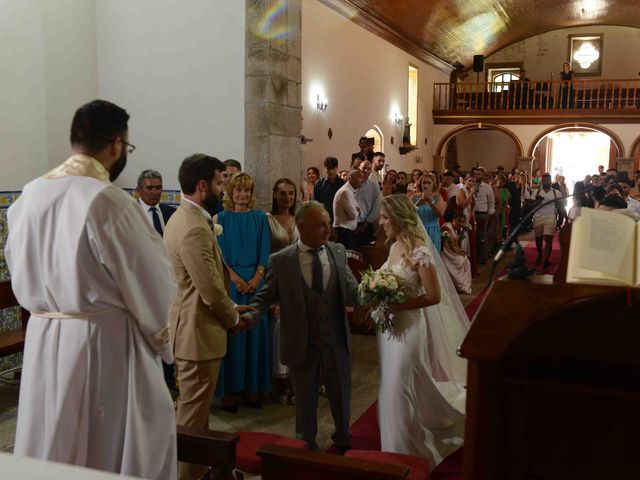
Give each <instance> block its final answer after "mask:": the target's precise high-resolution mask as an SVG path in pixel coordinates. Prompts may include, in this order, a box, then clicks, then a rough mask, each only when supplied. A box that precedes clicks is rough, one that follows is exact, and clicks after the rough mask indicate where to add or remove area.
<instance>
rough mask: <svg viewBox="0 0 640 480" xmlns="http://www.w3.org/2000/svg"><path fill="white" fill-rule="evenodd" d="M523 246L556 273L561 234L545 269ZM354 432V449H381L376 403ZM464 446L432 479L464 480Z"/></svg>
mask: <svg viewBox="0 0 640 480" xmlns="http://www.w3.org/2000/svg"><path fill="white" fill-rule="evenodd" d="M523 247H524V252H525V255H526V257H527V265H529V266H531V267H533V268H535V269H536V270H537V271H539V272H540V273H546V274H553V272H554V271H555V269H556V267H557V265H558V262H559V261H560V246H559V244H558V238H557V235H555V236H554V239H553V251H552V253H551V258H550V262H551V266H550V267H549V268H547V269H545V270H544V271H543V270H542V265H534V262H535V259H536V256H537V252H536V244H535V242H534V241H530V242H523ZM503 273H504V271H503ZM487 290H488V287H485V288H484V289H482V290H481V291H480V293H478V296H477V297H476V298H475V299H473V301H472V302H471V303H470V304H469V305H467V307H466V309H465V310H466V311H467V315H468V316H469V318H471V319H473V317H474V315H475V314H476V312H477V311H478V309H479V308H480V305H481V304H482V301H483V300H484V297H485V295H486V294H487ZM351 435H352V439H351V445H352V448H354V449H358V450H380V430H379V428H378V418H377V403H376V402H374V403H373V405H371V406H370V407H369V408H368V409H367V410H366V411H365V412H364V413H363V414H362V415H361V416H360V418H358V419H357V420H356V421H355V422H354V423H353V425H352V426H351ZM463 448H464V447H461V448H459V449H458V450H456V451H455V452H453V453H452V454H451V455H449V456H448V457H447V458H445V459H444V461H443V462H442V463H441V464H440V465H438V466H437V467H436V468H435V470H434V471H433V472H432V473H431V476H430V480H460V479H461V478H462V459H463ZM329 451H330V452H335V450H334V447H331V448H330V449H329Z"/></svg>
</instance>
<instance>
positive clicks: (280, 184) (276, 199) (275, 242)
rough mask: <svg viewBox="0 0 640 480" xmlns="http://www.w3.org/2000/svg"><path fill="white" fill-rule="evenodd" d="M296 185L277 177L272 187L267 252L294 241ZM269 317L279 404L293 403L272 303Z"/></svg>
mask: <svg viewBox="0 0 640 480" xmlns="http://www.w3.org/2000/svg"><path fill="white" fill-rule="evenodd" d="M297 200H298V199H297V195H296V185H295V183H293V181H292V180H290V179H288V178H280V179H279V180H276V183H275V184H274V185H273V200H272V203H271V212H269V213H267V218H268V219H269V230H270V231H271V253H276V252H279V251H280V250H282V249H283V248H286V247H288V246H289V245H293V244H294V243H296V242H297V241H298V239H299V238H300V235H299V234H298V227H297V226H296V221H295V213H296V205H297ZM273 311H274V315H273V317H272V318H271V365H272V366H271V370H272V375H273V378H274V379H275V380H276V383H277V387H278V396H277V397H276V398H277V400H278V401H279V402H280V403H288V404H289V405H292V404H293V403H294V401H295V400H294V397H293V390H292V388H291V379H290V377H289V368H288V367H287V366H286V365H284V364H283V363H282V362H281V358H280V305H279V304H276V305H275V308H274V309H273Z"/></svg>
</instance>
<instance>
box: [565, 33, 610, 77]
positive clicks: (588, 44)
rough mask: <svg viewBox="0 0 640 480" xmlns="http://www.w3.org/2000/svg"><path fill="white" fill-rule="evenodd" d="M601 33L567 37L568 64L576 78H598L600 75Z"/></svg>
mask: <svg viewBox="0 0 640 480" xmlns="http://www.w3.org/2000/svg"><path fill="white" fill-rule="evenodd" d="M603 37H604V35H602V34H601V33H598V34H588V35H586V34H580V35H569V62H571V70H573V73H574V74H575V75H576V76H583V77H589V76H593V77H595V76H599V75H601V73H602V42H603Z"/></svg>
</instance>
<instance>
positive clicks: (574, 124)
mask: <svg viewBox="0 0 640 480" xmlns="http://www.w3.org/2000/svg"><path fill="white" fill-rule="evenodd" d="M570 128H584V129H586V130H595V131H598V132H602V133H604V134H605V135H607V136H608V137H609V138H610V139H611V141H612V142H613V143H614V144H615V146H616V150H617V151H618V156H620V157H622V156H624V144H623V143H622V140H620V137H619V136H618V135H616V134H615V133H614V132H613V131H612V130H609V129H608V128H606V127H603V126H602V125H598V124H596V123H588V122H571V123H559V124H558V125H554V126H553V127H549V128H546V129H545V130H543V131H542V132H540V133H539V134H538V135H536V137H535V138H534V139H533V141H532V142H531V145H529V151H528V152H527V155H528V156H529V157H533V152H535V150H536V146H537V145H538V143H539V142H540V140H542V139H543V138H544V137H545V136H547V135H548V134H550V133H553V132H557V131H558V130H567V129H570ZM639 139H640V137H639Z"/></svg>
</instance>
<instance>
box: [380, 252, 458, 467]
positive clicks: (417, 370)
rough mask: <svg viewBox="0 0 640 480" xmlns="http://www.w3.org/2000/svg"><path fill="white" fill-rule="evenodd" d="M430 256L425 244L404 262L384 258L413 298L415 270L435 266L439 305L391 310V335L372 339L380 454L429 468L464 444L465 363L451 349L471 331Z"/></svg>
mask: <svg viewBox="0 0 640 480" xmlns="http://www.w3.org/2000/svg"><path fill="white" fill-rule="evenodd" d="M427 242H429V240H427ZM394 248H399V245H396V244H394V245H392V247H391V252H393V251H394ZM433 251H434V249H433V244H431V243H429V244H428V246H426V247H424V246H422V247H417V248H416V249H414V251H413V252H412V253H411V255H410V256H409V258H402V257H400V260H399V261H396V263H390V261H389V260H387V262H386V263H385V264H384V265H383V266H382V268H387V269H390V270H391V271H392V272H393V273H394V274H395V275H396V276H397V277H398V278H400V279H402V281H403V283H404V285H405V292H406V295H407V297H409V298H411V297H416V296H419V295H422V294H424V292H425V291H424V289H423V287H422V284H421V282H420V278H419V276H418V272H417V265H424V266H426V267H428V266H430V265H432V264H434V265H436V271H437V273H438V280H439V283H440V287H441V302H440V303H439V304H438V305H434V306H431V307H427V308H422V309H417V310H405V311H400V312H396V313H395V314H394V316H393V319H392V320H393V325H394V327H393V331H390V332H386V333H382V334H381V333H378V336H377V340H378V352H379V361H380V385H379V391H378V421H379V425H380V437H381V446H382V450H383V451H388V452H398V453H405V454H410V455H417V456H421V457H424V458H427V460H428V461H429V464H430V465H431V467H432V468H434V467H435V466H436V465H437V464H438V463H440V462H441V461H442V460H443V459H444V458H445V457H446V456H447V455H448V454H450V453H451V452H453V451H454V450H456V449H457V448H458V447H459V446H460V445H461V444H462V442H463V437H464V418H465V416H464V404H465V400H466V392H465V383H466V360H464V359H462V358H460V357H458V356H457V355H456V349H457V347H458V346H459V344H460V343H461V342H462V338H463V337H464V335H465V334H466V331H467V329H468V326H469V320H468V318H467V315H466V313H465V311H464V308H463V307H462V304H461V303H460V299H459V297H458V296H457V293H456V291H455V288H454V287H453V285H452V284H451V280H450V278H449V276H448V273H447V272H446V269H444V266H443V265H442V261H441V260H440V258H439V257H438V258H434V255H433ZM392 257H393V256H392V254H391V253H390V255H389V258H392Z"/></svg>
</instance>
